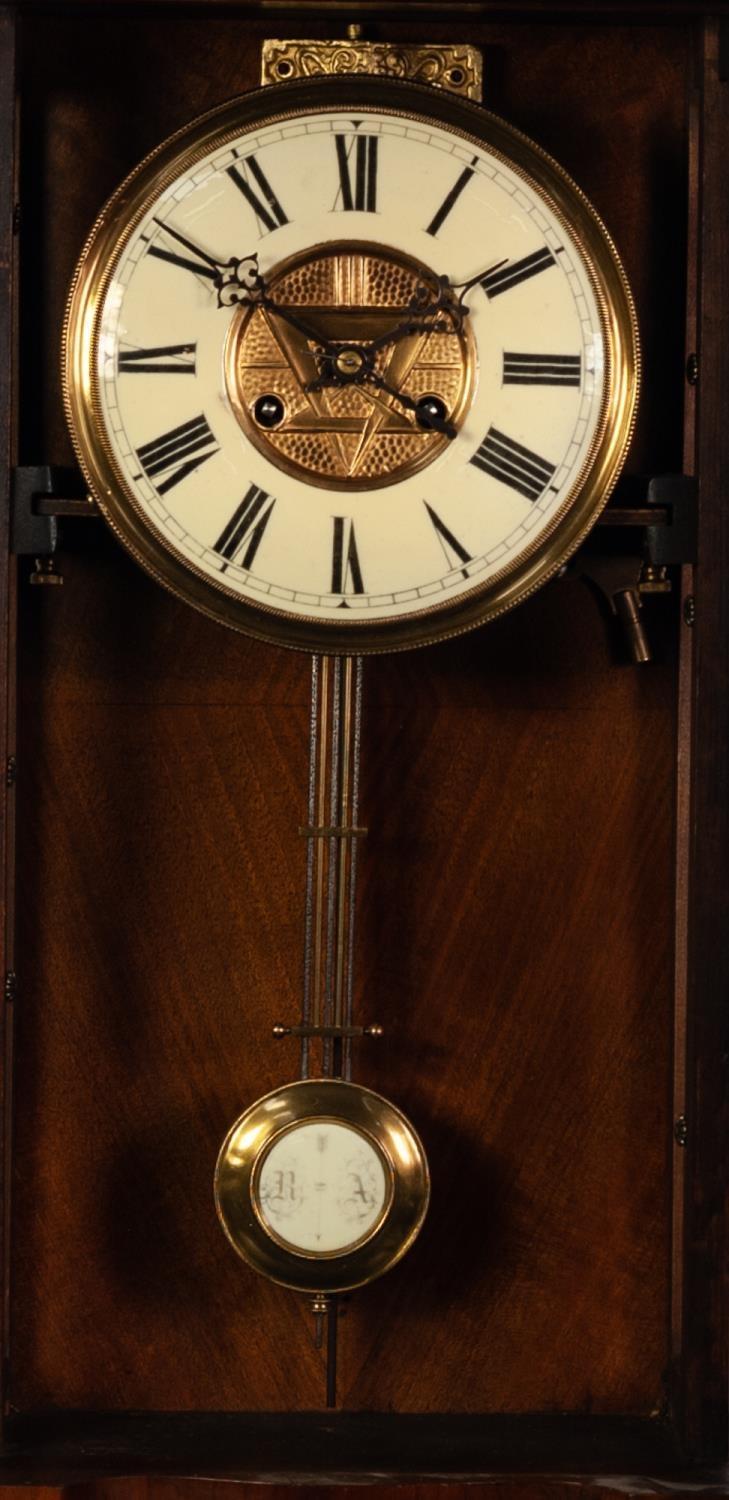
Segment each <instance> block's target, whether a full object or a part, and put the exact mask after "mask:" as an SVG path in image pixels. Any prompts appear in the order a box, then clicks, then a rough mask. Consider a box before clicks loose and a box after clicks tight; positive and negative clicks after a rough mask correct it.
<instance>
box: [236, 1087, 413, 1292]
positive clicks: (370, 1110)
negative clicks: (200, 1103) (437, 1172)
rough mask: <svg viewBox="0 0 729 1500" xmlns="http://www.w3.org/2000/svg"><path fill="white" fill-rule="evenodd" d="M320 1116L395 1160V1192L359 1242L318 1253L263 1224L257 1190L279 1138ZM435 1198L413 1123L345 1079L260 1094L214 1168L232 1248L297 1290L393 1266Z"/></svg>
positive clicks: (339, 1284) (352, 1282)
mask: <svg viewBox="0 0 729 1500" xmlns="http://www.w3.org/2000/svg"><path fill="white" fill-rule="evenodd" d="M321 1118H327V1119H329V1120H334V1121H336V1122H337V1123H338V1124H342V1125H348V1126H350V1127H351V1128H353V1129H354V1130H356V1131H357V1132H358V1133H359V1134H360V1135H362V1136H365V1137H368V1138H369V1139H370V1140H371V1141H372V1143H373V1144H374V1146H375V1147H376V1149H377V1150H379V1152H380V1154H381V1156H382V1157H383V1158H384V1161H385V1163H386V1164H389V1167H390V1172H391V1196H390V1199H389V1202H388V1205H387V1209H386V1211H385V1212H384V1213H383V1215H382V1218H381V1219H380V1221H379V1223H378V1224H377V1225H376V1226H375V1228H374V1229H373V1230H372V1231H370V1232H368V1234H367V1235H366V1236H364V1237H363V1238H362V1240H361V1241H359V1242H358V1243H357V1244H356V1245H355V1246H350V1247H349V1248H348V1249H347V1250H345V1251H343V1252H336V1253H334V1254H327V1255H324V1256H315V1255H312V1254H311V1253H310V1252H308V1251H294V1250H292V1249H290V1248H288V1246H286V1245H284V1244H283V1243H281V1242H280V1241H279V1240H277V1239H275V1238H274V1237H273V1236H272V1234H271V1233H270V1231H269V1230H267V1229H266V1228H264V1225H263V1223H262V1221H261V1219H260V1217H259V1216H258V1214H257V1212H256V1210H255V1207H254V1201H253V1190H254V1183H255V1178H256V1172H257V1167H258V1163H259V1162H260V1161H261V1157H262V1155H263V1154H264V1153H266V1152H267V1151H268V1150H270V1148H271V1146H272V1145H273V1142H274V1140H276V1139H278V1138H279V1137H280V1136H281V1135H282V1134H283V1133H284V1132H285V1131H288V1130H290V1129H291V1128H292V1126H294V1125H297V1124H299V1125H300V1124H304V1123H305V1122H308V1121H309V1120H316V1119H321ZM429 1199H430V1175H429V1172H428V1163H427V1159H426V1156H425V1151H424V1149H423V1146H422V1143H421V1141H420V1138H419V1136H418V1135H417V1133H416V1131H415V1130H414V1128H413V1126H412V1125H411V1123H410V1121H409V1120H408V1119H406V1117H405V1115H404V1114H402V1112H401V1111H400V1110H399V1109H397V1107H396V1106H395V1105H394V1104H391V1103H390V1101H389V1100H388V1099H384V1098H383V1097H382V1095H381V1094H375V1093H373V1091H372V1090H371V1089H366V1088H362V1087H360V1086H359V1085H357V1084H354V1083H347V1082H344V1081H343V1080H341V1079H333V1078H313V1079H312V1078H307V1079H303V1080H302V1081H300V1082H298V1083H290V1084H286V1085H284V1087H283V1088H279V1089H274V1090H273V1091H272V1092H271V1093H270V1094H265V1095H264V1096H263V1098H262V1099H257V1100H256V1102H255V1104H252V1105H250V1107H249V1108H248V1109H247V1110H246V1111H245V1112H244V1113H243V1114H242V1115H241V1116H240V1118H239V1119H237V1120H236V1121H235V1123H234V1125H232V1126H231V1129H230V1130H229V1131H228V1134H227V1136H226V1138H225V1140H224V1141H223V1144H222V1146H221V1148H220V1154H219V1156H218V1161H217V1165H216V1168H215V1206H216V1209H217V1213H218V1218H219V1219H220V1223H221V1225H222V1227H223V1230H224V1232H225V1234H226V1236H227V1238H228V1239H229V1240H230V1243H231V1245H232V1246H233V1249H234V1250H235V1251H236V1252H237V1254H238V1255H239V1256H240V1257H241V1259H242V1260H244V1261H246V1262H247V1264H248V1265H249V1266H251V1267H252V1268H253V1270H254V1271H257V1272H258V1273H259V1274H260V1275H262V1276H267V1277H268V1278H269V1280H271V1281H276V1282H278V1283H279V1284H280V1285H281V1286H287V1287H290V1288H291V1289H292V1290H294V1291H302V1292H345V1291H351V1290H352V1289H353V1288H354V1287H358V1286H364V1285H365V1284H366V1283H367V1282H369V1281H373V1280H374V1279H375V1277H377V1276H381V1275H383V1274H384V1272H385V1271H389V1270H390V1268H391V1267H392V1266H394V1265H396V1264H397V1262H398V1261H399V1260H400V1259H401V1258H402V1256H403V1255H404V1254H405V1253H406V1251H407V1250H409V1248H410V1246H411V1245H412V1243H413V1241H414V1240H415V1238H416V1236H417V1234H418V1232H419V1230H420V1227H421V1225H422V1222H423V1219H424V1218H425V1214H426V1212H427V1208H428V1202H429Z"/></svg>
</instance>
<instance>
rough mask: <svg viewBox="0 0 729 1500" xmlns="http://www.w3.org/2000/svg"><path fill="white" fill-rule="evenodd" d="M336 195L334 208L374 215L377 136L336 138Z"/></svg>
mask: <svg viewBox="0 0 729 1500" xmlns="http://www.w3.org/2000/svg"><path fill="white" fill-rule="evenodd" d="M334 142H335V145H336V148H337V166H338V168H339V192H338V193H337V197H336V201H335V204H334V207H335V209H338V208H342V209H357V210H359V212H360V213H370V214H374V213H376V212H377V148H378V146H379V143H380V138H379V136H377V135H357V134H354V135H335V137H334Z"/></svg>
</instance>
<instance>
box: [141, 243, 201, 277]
mask: <svg viewBox="0 0 729 1500" xmlns="http://www.w3.org/2000/svg"><path fill="white" fill-rule="evenodd" d="M147 254H148V255H154V256H156V257H157V260H167V261H169V263H170V265H171V266H181V267H182V269H183V271H192V272H193V273H194V274H195V276H207V278H208V281H215V279H216V277H217V274H218V273H217V271H214V270H213V268H212V266H206V265H204V264H203V262H202V261H201V260H190V258H189V256H187V255H178V254H177V251H176V250H162V249H160V247H159V246H158V245H150V247H149V250H148V251H147Z"/></svg>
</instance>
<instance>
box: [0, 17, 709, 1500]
mask: <svg viewBox="0 0 729 1500" xmlns="http://www.w3.org/2000/svg"><path fill="white" fill-rule="evenodd" d="M120 3H121V0H120ZM38 8H39V7H38ZM22 9H23V7H21V6H20V4H17V5H16V4H5V5H4V6H2V7H1V8H0V141H1V142H2V146H3V150H2V152H1V153H0V160H1V161H2V168H1V169H0V236H1V237H2V253H1V254H0V340H1V341H2V354H3V358H2V360H1V361H0V409H1V410H2V413H3V421H2V429H1V430H2V442H3V445H4V458H5V465H6V469H7V471H8V472H9V471H11V470H12V469H13V467H14V466H15V464H16V462H17V454H18V446H17V427H18V420H17V419H18V412H17V389H18V386H17V379H16V374H17V354H18V349H17V341H18V297H17V282H18V268H19V257H18V235H17V230H18V227H19V214H18V211H17V209H16V204H17V183H18V171H19V167H18V163H19V148H18V141H19V131H22V128H23V119H22V110H23V100H22V98H20V99H19V98H18V96H17V84H18V78H19V70H18V61H17V46H18V32H19V29H20V28H21V23H22V16H21V10H22ZM26 9H27V12H32V11H33V10H35V9H36V7H35V6H33V5H32V4H31V5H29V6H27V8H26ZM50 9H51V10H52V11H54V12H58V11H64V10H69V11H70V10H71V9H72V7H70V6H64V5H63V4H60V3H59V4H57V5H54V6H51V7H50ZM81 9H82V10H83V9H86V11H87V12H89V13H92V12H93V11H94V9H95V6H94V4H93V3H92V0H86V5H85V7H84V6H82V7H81ZM189 9H192V8H191V7H189ZM421 9H422V15H421ZM471 9H472V8H469V7H468V6H459V5H449V6H448V7H447V19H448V24H449V25H450V26H451V27H452V31H453V35H454V37H455V38H456V39H459V38H461V37H463V38H464V39H466V38H468V39H469V40H470V36H469V35H468V34H469V26H470V21H471V19H472V18H471ZM497 9H498V8H497V7H490V6H489V7H486V13H487V15H486V19H488V16H489V15H490V14H491V12H492V11H493V13H494V15H496V13H497ZM501 9H502V10H503V7H502V8H501ZM549 9H550V7H548V6H547V5H546V4H541V3H538V0H532V3H530V4H526V3H525V4H516V5H515V6H513V7H511V9H510V13H509V20H510V21H514V22H517V21H520V22H522V23H523V24H530V23H531V22H532V21H534V22H536V23H541V22H543V21H545V14H546V12H547V11H548V10H549ZM145 10H146V11H149V12H151V11H155V12H156V14H157V15H158V16H159V18H160V20H161V19H162V18H163V17H167V18H168V19H169V20H170V23H171V22H172V12H173V10H175V11H177V12H178V13H183V12H186V11H187V10H188V7H187V5H186V4H185V3H184V0H183V3H181V4H180V3H178V4H177V5H175V6H173V5H170V4H162V3H161V0H160V3H159V4H158V5H156V6H155V5H149V6H147V7H146V8H145ZM208 10H209V11H210V12H211V13H212V12H213V10H215V11H216V13H217V12H221V11H228V12H230V13H231V14H232V13H233V11H234V10H236V11H237V12H239V13H240V14H241V15H242V14H243V12H244V11H245V10H246V7H234V6H233V5H229V6H225V5H222V6H215V7H213V6H212V5H211V6H209V7H208ZM375 11H377V17H378V23H379V24H380V25H381V26H382V27H383V29H384V30H386V28H387V26H388V25H389V24H395V25H396V26H397V25H399V26H400V27H402V23H403V22H404V21H405V20H410V21H411V24H412V29H413V33H414V34H415V33H416V32H419V31H421V30H422V31H426V30H427V21H428V10H427V7H423V8H418V7H413V8H412V10H410V11H408V10H406V9H405V8H404V7H402V6H397V5H392V4H384V5H381V6H379V7H374V6H373V7H369V6H367V5H365V4H362V5H361V6H360V7H359V8H358V11H357V19H364V20H367V19H368V16H371V15H372V14H374V12H375ZM561 11H564V13H565V14H566V15H568V17H569V19H570V21H571V23H573V24H574V25H575V26H576V27H579V26H580V25H581V24H582V23H583V22H586V21H589V19H590V15H591V13H592V12H593V11H594V12H598V11H599V12H600V15H601V16H607V17H608V21H607V22H606V24H608V25H612V26H620V25H623V24H626V23H628V24H629V23H630V22H631V21H632V20H635V19H636V17H637V16H638V15H639V14H640V16H641V17H643V18H644V17H646V16H647V17H648V20H649V22H650V21H652V20H654V21H655V24H656V26H660V24H661V19H662V16H663V15H664V13H665V11H666V7H665V6H659V5H657V4H650V3H648V4H646V3H643V4H641V5H638V4H629V3H627V0H625V3H619V0H613V3H603V4H601V5H599V6H580V5H578V4H576V3H573V4H568V5H566V6H563V7H561ZM415 13H416V14H417V24H415V22H414V20H413V15H414V14H415ZM499 14H500V12H499ZM312 15H313V7H311V6H309V5H308V4H305V5H303V6H301V7H300V8H299V9H298V11H297V12H294V10H293V8H291V9H290V10H288V11H283V12H282V11H277V10H272V12H271V29H272V30H274V29H277V28H280V29H283V28H284V24H285V28H286V31H287V32H289V33H290V32H292V31H295V30H296V28H297V27H299V28H301V29H302V30H305V29H306V28H305V25H304V17H305V16H308V17H311V16H312ZM330 17H331V22H332V31H333V33H335V34H336V27H337V26H338V25H339V24H340V23H341V21H342V14H340V12H339V11H338V9H337V7H336V6H334V5H332V6H331V8H330ZM670 18H671V20H678V21H680V22H682V23H683V24H685V25H686V27H687V28H689V29H690V31H691V34H692V43H691V45H692V47H693V49H694V69H695V77H694V84H693V87H692V88H690V89H689V90H688V98H689V117H688V120H687V126H686V141H687V155H688V162H689V170H688V186H689V204H688V220H689V227H688V265H687V298H686V302H687V354H688V355H693V354H694V353H695V354H696V356H697V361H698V364H697V368H698V382H697V383H696V384H687V386H686V392H685V414H686V415H685V450H684V451H685V471H686V472H687V473H692V472H695V473H696V475H697V477H698V494H699V524H698V550H697V555H696V564H695V567H694V568H692V567H691V566H690V565H688V564H687V566H686V567H685V568H684V570H683V583H682V588H683V596H684V607H683V614H684V628H683V630H682V645H681V667H680V675H681V681H680V685H679V703H680V714H679V728H678V737H677V747H676V748H677V758H678V775H677V787H678V817H677V858H676V871H677V876H676V929H675V944H676V1055H675V1073H674V1084H675V1097H674V1108H673V1125H674V1129H675V1136H676V1150H675V1171H674V1199H673V1233H674V1260H673V1298H672V1305H673V1331H672V1362H671V1371H670V1376H669V1386H668V1390H669V1395H668V1400H667V1405H666V1408H665V1410H662V1411H660V1412H658V1413H656V1414H655V1417H654V1419H652V1420H650V1421H649V1420H640V1419H637V1418H633V1417H622V1416H620V1415H616V1416H614V1417H612V1416H611V1417H591V1416H589V1415H586V1414H577V1413H573V1414H571V1415H570V1416H568V1417H560V1416H556V1415H555V1416H549V1415H539V1416H534V1417H528V1416H525V1417H511V1416H503V1417H498V1416H488V1417H484V1418H483V1419H479V1420H478V1421H477V1422H475V1421H473V1420H471V1419H467V1418H462V1417H457V1416H447V1415H444V1416H442V1417H440V1416H439V1417H436V1418H430V1417H419V1416H408V1417H398V1416H397V1415H396V1414H387V1415H380V1416H378V1415H373V1414H366V1413H350V1414H337V1417H336V1419H333V1418H332V1417H331V1416H330V1417H326V1416H324V1415H316V1414H313V1413H307V1414H302V1415H296V1416H291V1415H289V1416H283V1415H276V1414H269V1413H266V1414H264V1415H246V1414H242V1415H240V1416H238V1415H236V1414H230V1413H227V1414H225V1415H223V1416H220V1417H217V1418H216V1417H212V1416H210V1414H207V1413H205V1414H203V1413H190V1414H181V1415H180V1416H179V1417H170V1416H165V1415H164V1414H162V1413H160V1414H158V1415H156V1416H154V1417H153V1418H149V1417H147V1418H140V1417H135V1416H134V1415H133V1414H121V1415H120V1414H115V1415H114V1416H113V1417H109V1416H106V1415H104V1414H103V1413H96V1414H93V1415H88V1414H82V1413H79V1412H73V1413H56V1414H55V1415H54V1416H53V1417H50V1416H49V1415H48V1413H44V1414H43V1416H42V1420H41V1419H39V1418H38V1417H37V1416H35V1417H34V1415H33V1414H32V1413H31V1414H27V1413H26V1414H23V1413H15V1412H13V1411H11V1410H9V1409H8V1406H7V1400H8V1397H7V1396H6V1397H5V1398H4V1402H3V1406H4V1413H5V1428H4V1432H5V1444H4V1447H3V1450H2V1455H1V1456H0V1484H11V1483H15V1482H18V1481H20V1482H24V1483H25V1482H32V1483H42V1482H48V1483H53V1484H57V1483H63V1482H67V1481H70V1480H71V1479H72V1478H81V1477H83V1478H92V1479H93V1478H99V1477H102V1476H113V1475H115V1474H117V1475H118V1474H128V1473H129V1472H130V1471H132V1472H136V1473H148V1472H152V1471H154V1472H156V1473H158V1474H159V1473H167V1474H176V1475H194V1474H198V1475H199V1474H200V1473H204V1474H208V1475H210V1474H214V1475H215V1476H216V1477H221V1478H222V1477H228V1478H236V1479H238V1480H241V1481H242V1480H245V1479H261V1478H263V1479H266V1480H268V1481H269V1482H271V1481H272V1480H273V1478H274V1477H279V1478H280V1477H283V1478H284V1480H285V1481H286V1482H289V1481H290V1482H294V1481H296V1482H302V1480H303V1479H304V1478H305V1477H308V1478H310V1479H312V1480H313V1481H314V1482H316V1481H317V1480H325V1481H326V1482H327V1483H332V1482H334V1481H336V1480H339V1481H345V1480H347V1479H350V1478H354V1479H357V1480H359V1481H361V1480H366V1479H368V1478H369V1479H373V1478H374V1477H377V1479H378V1480H380V1481H381V1479H382V1478H383V1476H386V1477H388V1478H390V1479H392V1480H394V1481H402V1480H412V1479H419V1480H421V1481H425V1480H426V1479H428V1478H429V1479H431V1480H434V1479H436V1478H438V1479H442V1478H447V1479H450V1480H456V1479H462V1480H470V1481H473V1480H474V1479H477V1478H485V1477H487V1476H490V1477H491V1478H493V1477H494V1476H495V1475H501V1476H504V1475H509V1476H512V1481H513V1482H514V1483H516V1479H515V1476H518V1478H519V1483H520V1484H523V1485H524V1486H526V1490H525V1493H529V1490H530V1487H531V1486H532V1485H533V1484H534V1483H535V1482H536V1476H539V1475H541V1476H545V1482H547V1483H549V1484H550V1485H553V1486H555V1487H559V1486H560V1484H561V1480H560V1477H559V1476H564V1475H565V1474H568V1473H569V1474H571V1475H573V1476H574V1475H576V1474H580V1475H583V1476H588V1475H590V1474H591V1473H594V1472H595V1465H596V1464H599V1472H600V1473H601V1474H603V1475H608V1474H609V1475H613V1476H615V1477H616V1483H617V1476H620V1475H626V1474H630V1475H643V1476H659V1477H662V1478H665V1479H670V1480H672V1481H673V1482H678V1481H679V1480H680V1478H681V1476H683V1475H688V1476H690V1477H691V1478H692V1480H693V1481H694V1482H701V1481H702V1480H707V1482H708V1478H707V1476H708V1471H709V1470H710V1469H712V1468H713V1467H714V1466H717V1465H719V1464H720V1463H721V1462H723V1460H724V1459H725V1457H726V1448H727V1419H726V1399H727V1373H726V1371H727V1353H728V1350H727V1295H726V1292H727V1275H726V1250H727V1223H726V1218H727V1198H726V1188H727V1169H726V1168H727V1151H726V1124H727V1088H726V1071H727V1069H726V1062H727V1047H726V1000H725V996H726V994H727V993H728V992H729V936H728V935H727V927H726V910H727V892H729V771H728V767H727V756H726V747H727V744H728V743H729V587H728V586H727V579H729V520H728V519H727V511H726V507H725V506H724V505H723V503H722V497H723V495H724V492H725V490H726V488H727V485H728V484H729V423H727V421H726V415H725V407H726V398H727V395H728V394H729V199H728V198H727V194H726V191H725V162H726V159H727V152H729V12H728V9H727V6H726V5H724V4H716V5H714V6H712V7H711V8H710V9H709V8H705V7H699V6H695V5H690V4H679V3H675V4H673V5H672V6H671V7H670ZM346 19H349V17H348V16H347V18H346ZM294 23H295V24H294ZM682 212H683V209H682V207H680V208H677V213H682ZM25 274H26V275H27V267H26V269H25ZM692 379H693V374H692ZM39 457H42V458H43V459H44V460H45V459H46V455H41V456H39ZM0 529H1V531H2V538H3V549H2V550H3V556H6V557H7V559H8V564H7V567H4V568H2V569H0V625H1V627H2V634H3V643H2V648H0V656H1V659H2V662H3V696H4V700H5V703H6V710H7V711H6V713H5V715H4V716H3V718H2V735H3V740H2V752H1V753H2V756H3V758H4V764H5V768H6V769H5V775H4V777H3V803H4V819H3V824H2V834H1V837H2V845H1V847H0V862H1V863H2V866H3V869H4V872H5V881H4V897H3V899H4V930H5V953H4V960H3V968H2V972H3V974H4V976H5V980H4V991H5V1002H6V1003H5V1005H4V1009H3V1028H4V1058H5V1065H4V1085H5V1087H4V1106H3V1112H2V1122H3V1140H4V1146H3V1160H4V1168H5V1170H4V1183H5V1199H4V1215H3V1220H2V1225H3V1237H2V1264H3V1277H4V1280H3V1284H4V1287H5V1296H4V1299H3V1308H4V1314H5V1319H6V1320H7V1311H8V1305H9V1300H10V1290H9V1278H10V1251H9V1236H10V1234H11V1223H12V1216H11V1182H12V1176H13V1171H14V1161H13V1118H14V1112H15V1110H17V1109H18V1108H22V1099H21V1100H18V1099H15V1100H14V1098H13V1087H12V1079H13V1046H14V1042H13V1037H14V1019H13V1018H14V1009H15V1007H16V1006H19V1005H21V1004H22V977H21V980H20V981H19V980H18V979H16V977H15V976H16V973H20V974H21V976H22V955H21V959H20V960H18V961H16V953H15V927H16V920H15V917H16V914H15V895H14V892H15V883H14V857H15V856H14V850H15V818H16V801H17V798H18V788H19V787H21V786H22V775H23V768H22V765H16V728H15V669H16V650H17V640H16V615H17V600H16V593H17V587H16V574H17V564H16V559H15V558H14V557H13V556H12V555H11V554H10V550H9V549H10V544H11V534H10V533H11V505H10V496H9V492H8V494H7V496H6V503H5V504H4V505H3V506H2V507H0ZM487 628H488V627H487ZM26 811H27V809H26ZM48 920H52V914H50V913H48V912H39V913H38V921H39V922H45V921H48ZM636 1149H638V1146H637V1145H636ZM3 1349H4V1351H5V1357H4V1361H3V1368H4V1370H5V1373H6V1374H7V1370H8V1360H9V1358H11V1357H12V1348H11V1346H9V1344H8V1327H7V1321H6V1323H5V1332H4V1337H3ZM325 1439H326V1448H325V1449H323V1448H322V1443H323V1442H324V1440H325ZM282 1440H283V1446H284V1447H285V1449H286V1455H285V1458H283V1459H282V1457H281V1446H282ZM527 1452H528V1453H529V1457H528V1458H525V1456H524V1455H525V1453H527ZM242 1455H243V1456H242ZM596 1455H599V1457H597V1456H596Z"/></svg>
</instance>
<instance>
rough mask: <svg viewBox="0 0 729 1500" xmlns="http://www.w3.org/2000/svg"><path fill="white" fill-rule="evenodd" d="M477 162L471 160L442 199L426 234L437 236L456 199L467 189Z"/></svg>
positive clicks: (475, 159) (475, 158) (476, 158)
mask: <svg viewBox="0 0 729 1500" xmlns="http://www.w3.org/2000/svg"><path fill="white" fill-rule="evenodd" d="M477 161H478V157H477V156H474V157H473V158H472V160H471V165H470V167H464V169H463V171H462V172H461V175H460V177H458V178H457V179H456V181H455V182H454V184H453V187H452V188H451V190H450V192H449V193H448V194H447V195H446V197H445V198H444V199H443V202H442V203H441V205H440V208H439V209H438V212H437V213H436V214H434V215H433V218H432V219H431V221H430V223H429V225H428V228H427V229H426V231H425V232H426V234H437V233H438V230H439V229H440V227H441V225H442V224H443V223H445V220H446V219H447V218H448V215H449V213H450V211H451V209H452V208H453V205H454V204H455V203H457V201H458V199H459V198H460V196H461V193H462V192H463V189H464V188H465V187H467V185H468V183H469V182H470V181H471V178H472V177H473V169H474V167H475V165H476V162H477Z"/></svg>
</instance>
